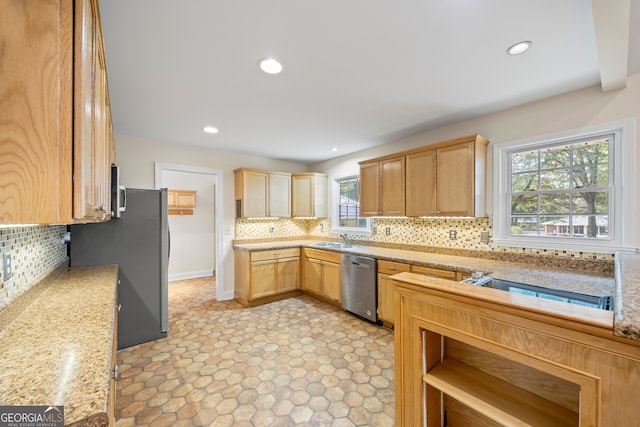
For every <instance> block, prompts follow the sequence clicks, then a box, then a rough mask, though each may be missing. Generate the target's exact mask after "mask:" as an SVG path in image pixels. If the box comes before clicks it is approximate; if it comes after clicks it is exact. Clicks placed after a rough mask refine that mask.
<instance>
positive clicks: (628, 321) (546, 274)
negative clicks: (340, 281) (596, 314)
mask: <svg viewBox="0 0 640 427" xmlns="http://www.w3.org/2000/svg"><path fill="white" fill-rule="evenodd" d="M314 243H317V241H316V240H288V241H281V242H261V243H241V244H236V245H234V248H235V249H238V250H246V251H256V250H268V249H278V248H287V247H298V246H310V247H313V246H312V245H313V244H314ZM316 249H322V250H334V251H340V252H345V253H352V254H357V255H363V256H369V257H372V258H376V259H382V260H388V261H397V262H405V263H410V264H415V265H423V266H427V267H434V268H442V269H448V270H455V271H460V272H467V273H471V272H474V271H482V272H483V273H485V274H487V275H491V276H492V277H495V278H496V279H503V280H510V281H513V282H520V283H529V284H532V285H538V286H543V287H548V288H553V289H563V290H567V291H572V292H579V293H587V294H590V295H597V296H613V297H614V307H615V309H616V310H615V312H614V325H612V331H613V333H614V334H615V335H617V336H620V337H624V338H630V339H634V340H638V341H640V291H638V289H640V288H638V287H636V286H635V285H636V284H637V285H640V256H636V255H631V256H629V258H627V257H622V258H621V257H620V256H619V254H616V264H618V263H619V259H622V260H624V261H623V262H622V263H621V264H622V265H623V266H624V268H623V269H622V268H621V270H623V271H622V272H621V274H620V275H619V276H620V278H619V280H618V285H617V286H616V279H615V278H614V277H613V274H606V273H597V272H587V271H578V270H573V269H571V270H570V269H562V268H557V266H554V268H545V267H542V266H540V265H535V266H532V265H530V264H523V263H516V262H509V261H497V260H490V259H482V258H471V257H464V256H455V255H444V254H438V253H432V252H419V251H413V250H402V249H390V248H384V247H377V246H364V245H362V246H361V245H353V246H352V247H350V248H345V249H342V250H339V249H331V248H324V247H323V248H316ZM632 260H633V261H632ZM616 276H618V274H616ZM620 283H623V284H624V286H622V285H620ZM636 313H637V314H636ZM634 314H635V316H634Z"/></svg>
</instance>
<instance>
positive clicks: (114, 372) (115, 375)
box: [111, 365, 120, 381]
mask: <svg viewBox="0 0 640 427" xmlns="http://www.w3.org/2000/svg"><path fill="white" fill-rule="evenodd" d="M111 373H112V375H111V378H113V379H114V380H116V381H117V380H119V379H120V374H119V373H118V365H116V366H114V367H113V369H112V370H111Z"/></svg>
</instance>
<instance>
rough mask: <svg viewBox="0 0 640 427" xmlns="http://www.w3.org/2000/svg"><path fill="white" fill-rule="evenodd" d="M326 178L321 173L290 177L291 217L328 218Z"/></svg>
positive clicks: (327, 181) (296, 174)
mask: <svg viewBox="0 0 640 427" xmlns="http://www.w3.org/2000/svg"><path fill="white" fill-rule="evenodd" d="M328 186H329V179H328V176H327V175H325V174H322V173H312V172H309V173H294V174H292V175H291V189H292V191H291V197H292V200H291V210H292V212H291V216H293V217H300V216H303V217H316V218H326V217H327V216H328V213H329V212H328Z"/></svg>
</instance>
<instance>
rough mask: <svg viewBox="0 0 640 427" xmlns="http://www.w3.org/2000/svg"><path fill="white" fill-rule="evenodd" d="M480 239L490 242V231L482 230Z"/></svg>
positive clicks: (483, 241)
mask: <svg viewBox="0 0 640 427" xmlns="http://www.w3.org/2000/svg"><path fill="white" fill-rule="evenodd" d="M480 241H481V242H482V243H489V232H488V231H481V232H480Z"/></svg>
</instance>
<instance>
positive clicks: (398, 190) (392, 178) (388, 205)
mask: <svg viewBox="0 0 640 427" xmlns="http://www.w3.org/2000/svg"><path fill="white" fill-rule="evenodd" d="M404 166H405V158H404V156H402V157H397V158H394V159H388V160H383V161H381V162H380V212H381V213H382V215H391V216H403V215H404V213H405V205H404V200H405V182H404V180H405V176H404V173H405V172H404Z"/></svg>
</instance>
